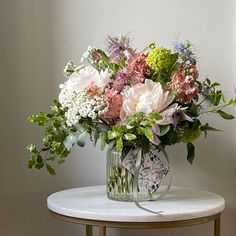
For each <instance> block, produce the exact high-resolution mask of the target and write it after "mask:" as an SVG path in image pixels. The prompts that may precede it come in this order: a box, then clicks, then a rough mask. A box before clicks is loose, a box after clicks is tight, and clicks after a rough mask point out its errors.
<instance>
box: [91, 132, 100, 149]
mask: <svg viewBox="0 0 236 236" xmlns="http://www.w3.org/2000/svg"><path fill="white" fill-rule="evenodd" d="M91 138H92V142H93V146H94V147H95V146H96V144H97V141H98V139H99V133H98V131H97V130H93V131H92V135H91Z"/></svg>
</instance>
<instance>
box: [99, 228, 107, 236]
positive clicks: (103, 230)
mask: <svg viewBox="0 0 236 236" xmlns="http://www.w3.org/2000/svg"><path fill="white" fill-rule="evenodd" d="M99 236H106V227H105V226H99Z"/></svg>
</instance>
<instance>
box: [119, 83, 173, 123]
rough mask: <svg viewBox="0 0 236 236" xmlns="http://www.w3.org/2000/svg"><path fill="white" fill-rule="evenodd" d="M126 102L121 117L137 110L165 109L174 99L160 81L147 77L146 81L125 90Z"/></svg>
mask: <svg viewBox="0 0 236 236" xmlns="http://www.w3.org/2000/svg"><path fill="white" fill-rule="evenodd" d="M123 96H124V102H123V105H122V109H121V119H122V120H123V119H125V118H126V117H128V116H131V115H133V114H135V113H136V112H144V113H145V114H149V113H150V112H153V111H154V112H161V111H163V110H164V109H165V108H166V107H167V106H168V105H169V104H170V103H171V102H172V101H173V99H174V97H173V96H172V95H170V94H169V91H164V90H163V89H162V86H161V84H160V83H156V82H153V81H152V80H149V79H146V80H145V83H144V84H143V83H138V84H136V85H134V86H132V87H128V88H126V89H125V90H124V91H123Z"/></svg>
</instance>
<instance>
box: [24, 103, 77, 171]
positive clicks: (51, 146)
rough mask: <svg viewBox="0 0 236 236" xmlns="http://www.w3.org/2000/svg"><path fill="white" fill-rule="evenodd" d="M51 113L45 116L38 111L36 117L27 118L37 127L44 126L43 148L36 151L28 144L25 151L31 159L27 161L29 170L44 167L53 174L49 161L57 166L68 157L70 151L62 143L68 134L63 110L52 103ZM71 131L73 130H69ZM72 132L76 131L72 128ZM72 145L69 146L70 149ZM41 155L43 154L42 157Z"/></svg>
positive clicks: (34, 147)
mask: <svg viewBox="0 0 236 236" xmlns="http://www.w3.org/2000/svg"><path fill="white" fill-rule="evenodd" d="M51 111H52V113H49V114H46V113H45V112H43V111H40V112H39V114H37V115H31V116H29V118H28V119H29V121H31V122H33V123H36V124H37V125H40V126H42V125H44V126H46V128H45V132H44V138H43V145H44V146H43V148H41V149H40V150H38V149H37V148H36V146H35V145H34V144H29V145H28V146H27V150H28V151H29V152H30V154H31V158H30V160H29V161H28V167H29V168H36V169H41V168H43V167H44V166H46V169H47V170H48V171H49V173H51V174H54V173H55V171H54V170H53V168H52V167H51V166H50V165H49V164H48V162H49V161H54V160H56V161H57V162H58V164H61V163H63V162H64V160H65V158H66V157H67V156H68V154H69V152H70V149H69V148H68V146H67V147H66V146H65V145H64V141H65V140H66V139H67V136H68V134H69V133H70V131H71V130H70V128H69V127H67V126H66V124H65V117H64V114H65V110H64V109H62V108H61V105H60V103H59V102H58V101H56V100H55V101H54V102H53V105H52V106H51ZM71 129H72V131H73V128H71ZM74 130H76V129H75V128H74ZM72 146H73V145H71V147H72ZM42 153H45V155H44V157H43V156H42Z"/></svg>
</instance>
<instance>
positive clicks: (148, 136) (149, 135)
mask: <svg viewBox="0 0 236 236" xmlns="http://www.w3.org/2000/svg"><path fill="white" fill-rule="evenodd" d="M138 131H139V132H140V133H141V134H144V135H145V136H146V137H147V138H148V139H149V141H153V135H152V133H151V132H150V131H149V130H148V129H146V128H143V127H139V128H138Z"/></svg>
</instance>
